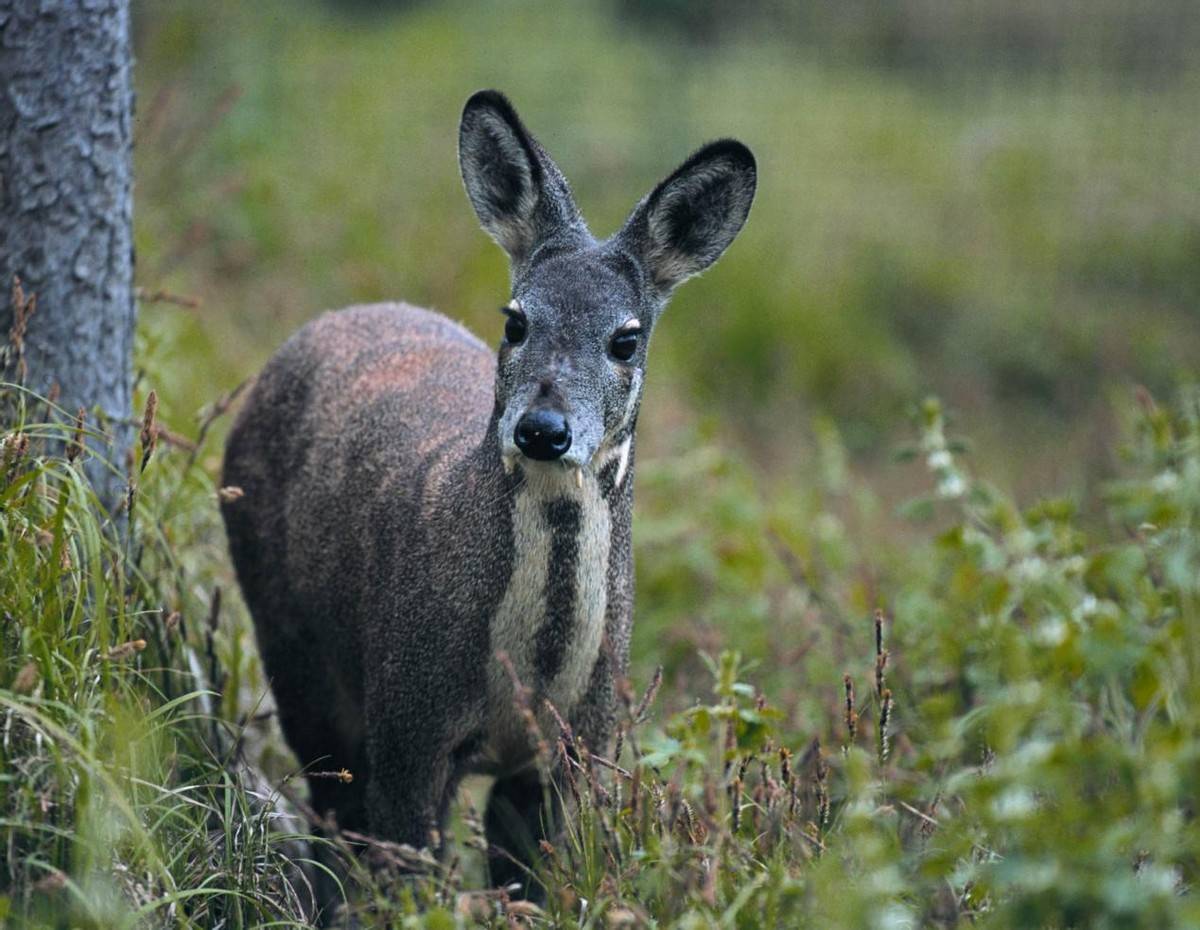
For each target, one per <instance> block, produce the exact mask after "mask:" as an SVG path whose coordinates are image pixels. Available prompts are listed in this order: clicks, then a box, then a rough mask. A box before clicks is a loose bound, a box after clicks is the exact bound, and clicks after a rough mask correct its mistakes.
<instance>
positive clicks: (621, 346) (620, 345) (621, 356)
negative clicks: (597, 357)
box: [608, 329, 641, 362]
mask: <svg viewBox="0 0 1200 930" xmlns="http://www.w3.org/2000/svg"><path fill="white" fill-rule="evenodd" d="M640 335H641V332H640V331H639V330H637V329H619V330H617V332H616V335H614V336H613V337H612V342H610V343H609V344H608V351H609V352H611V353H612V357H613V358H615V359H616V360H617V361H619V362H627V361H629V360H630V359H631V358H633V353H634V352H636V351H637V347H638V336H640Z"/></svg>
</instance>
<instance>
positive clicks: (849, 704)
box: [842, 672, 858, 746]
mask: <svg viewBox="0 0 1200 930" xmlns="http://www.w3.org/2000/svg"><path fill="white" fill-rule="evenodd" d="M842 685H843V687H844V688H845V691H846V710H845V720H846V734H847V740H846V742H847V745H848V746H853V745H854V738H855V737H856V736H857V735H858V711H856V710H855V709H854V682H853V681H852V680H851V678H850V673H849V672H846V673H845V674H844V675H842Z"/></svg>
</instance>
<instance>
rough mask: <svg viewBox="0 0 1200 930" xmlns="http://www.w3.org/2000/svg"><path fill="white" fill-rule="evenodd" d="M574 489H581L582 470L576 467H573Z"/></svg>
mask: <svg viewBox="0 0 1200 930" xmlns="http://www.w3.org/2000/svg"><path fill="white" fill-rule="evenodd" d="M575 487H577V488H582V487H583V469H582V468H580V467H579V466H578V465H576V466H575Z"/></svg>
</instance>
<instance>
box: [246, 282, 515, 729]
mask: <svg viewBox="0 0 1200 930" xmlns="http://www.w3.org/2000/svg"><path fill="white" fill-rule="evenodd" d="M494 377H495V362H494V359H493V357H492V354H491V353H490V352H489V351H488V349H487V348H486V347H485V346H484V345H483V343H482V342H480V341H479V340H478V339H477V338H476V337H474V336H473V335H471V334H470V333H469V332H468V331H467V330H466V329H464V328H463V327H461V326H459V325H457V324H455V323H453V322H451V321H450V320H448V319H446V318H445V317H442V316H440V315H438V314H434V313H431V312H429V311H425V310H421V309H418V308H415V307H410V306H407V305H402V304H378V305H370V306H361V307H352V308H349V309H346V310H341V311H337V312H334V313H329V314H326V315H325V316H322V317H320V318H319V319H317V320H315V321H314V322H312V323H310V324H309V325H308V326H306V327H304V328H303V329H302V330H300V331H299V332H298V333H296V335H295V336H293V337H292V338H291V339H290V340H289V341H288V342H287V343H285V345H284V346H283V347H282V348H281V349H280V350H279V351H278V352H277V353H276V355H275V356H274V357H273V358H272V359H271V361H270V362H269V363H268V364H267V366H266V367H265V368H264V370H263V371H262V373H261V374H260V376H259V378H258V380H257V382H256V384H255V386H254V388H253V389H252V391H251V393H250V395H249V397H248V399H247V402H246V404H245V406H244V408H243V410H242V411H241V414H240V416H239V417H238V420H237V422H236V424H235V425H234V428H233V431H232V433H231V435H230V438H229V442H228V446H227V451H226V457H225V474H224V479H223V480H224V483H225V484H227V485H236V486H239V487H241V488H242V490H243V492H244V496H243V497H241V498H240V499H239V500H237V501H236V502H234V503H231V504H228V505H226V506H225V507H224V515H225V520H226V525H227V529H228V535H229V539H230V548H231V551H232V555H233V560H234V564H235V567H236V568H237V572H238V579H239V582H240V583H241V586H242V589H243V592H244V593H245V596H246V600H247V602H248V604H249V606H250V609H251V612H252V613H253V615H254V619H255V625H256V628H257V631H258V637H259V642H260V646H261V647H262V650H263V653H264V659H265V660H266V664H267V667H268V668H267V671H268V674H272V675H273V676H275V675H276V673H274V672H273V671H272V667H271V666H272V665H273V664H275V665H279V664H280V663H284V662H292V661H297V662H298V661H302V658H301V657H302V656H303V657H304V659H303V661H311V660H310V659H308V657H310V656H312V655H314V654H317V655H320V656H321V657H322V660H323V661H324V662H326V663H327V665H328V667H329V672H328V673H326V672H325V671H322V672H321V674H322V675H325V676H326V677H327V678H329V679H330V681H329V682H328V683H327V686H328V687H333V688H334V690H335V692H336V693H335V694H334V695H332V702H333V703H334V704H338V705H340V706H344V713H343V714H340V715H339V716H342V717H343V718H344V725H345V727H347V728H348V729H355V728H357V727H361V713H360V709H361V707H362V688H363V681H364V678H365V677H366V675H367V674H368V671H369V670H368V669H367V668H366V665H367V664H368V663H367V662H364V656H370V655H371V654H373V653H374V654H378V653H379V652H380V651H381V648H382V646H383V643H382V642H381V641H380V640H381V638H383V637H390V636H403V634H404V631H403V629H400V630H397V629H396V627H397V626H398V625H401V626H402V625H403V624H404V623H405V622H406V621H405V618H408V617H415V616H416V613H415V610H416V608H417V607H419V606H420V605H422V604H424V603H428V602H430V601H431V600H432V599H433V597H434V595H435V592H433V591H430V590H428V586H429V584H430V579H431V578H433V577H436V576H437V574H438V572H436V571H431V568H434V567H435V566H431V565H430V564H429V563H430V559H431V555H435V556H439V557H445V556H446V555H447V554H449V553H454V552H456V551H458V550H465V548H466V546H467V545H468V543H466V542H464V541H463V540H464V538H466V537H469V536H471V535H472V527H473V524H475V523H477V522H478V521H483V520H485V519H488V516H487V515H486V514H483V513H481V512H479V508H474V510H473V511H471V512H463V513H456V512H454V511H455V508H456V504H455V501H458V500H466V499H474V500H490V499H493V498H494V499H497V500H498V499H499V498H500V497H501V495H500V494H499V492H498V490H497V492H496V493H492V491H491V489H479V488H476V489H471V488H467V487H465V486H464V483H469V482H470V481H476V480H479V479H478V478H477V477H472V476H477V475H478V474H480V473H481V472H483V473H486V472H484V471H483V470H481V469H478V468H472V467H471V458H472V456H473V455H476V454H478V450H479V447H480V444H481V442H482V440H483V438H484V434H485V432H486V430H487V424H488V419H489V416H490V413H491V405H492V391H493V379H494ZM472 491H473V492H474V493H472ZM492 520H493V521H494V520H495V517H492ZM464 557H465V552H464ZM502 557H503V555H502V554H501V553H486V552H485V553H471V559H473V560H474V564H476V565H478V562H479V560H480V559H483V560H485V561H486V560H489V559H491V558H497V559H499V558H502ZM462 561H463V560H462V559H460V560H459V562H460V563H462ZM447 562H448V563H450V564H453V562H454V560H453V558H450V559H447ZM498 574H499V573H498V572H497V573H494V574H493V573H489V572H487V571H480V570H474V571H472V572H471V575H472V577H478V578H490V577H494V575H498ZM470 581H471V579H470V578H468V579H467V583H465V584H457V585H456V586H455V590H456V591H457V592H458V593H459V595H460V596H461V597H462V599H463V601H464V609H465V610H468V611H471V612H474V609H475V608H474V606H473V605H476V604H477V605H481V606H482V605H486V604H487V603H488V602H490V601H493V600H496V599H498V597H499V592H492V591H485V590H481V589H479V588H478V586H473V585H472V584H471V583H470ZM447 606H448V609H449V610H453V609H454V607H455V605H454V604H449V605H447ZM414 622H416V621H414ZM460 639H461V641H462V642H463V643H464V644H472V646H471V647H472V648H473V641H474V639H475V638H473V637H469V636H468V637H461V638H460ZM421 643H423V644H425V645H422V646H421V648H434V647H436V644H435V643H434V642H432V641H431V637H430V636H429V634H428V633H425V634H423V637H422V639H421ZM482 645H485V644H481V646H482ZM396 648H400V649H403V648H405V646H404V643H400V644H399V645H398V646H397V647H396ZM276 677H277V676H276ZM276 690H277V691H278V690H279V689H278V687H277V688H276ZM330 697H331V696H329V695H324V696H322V698H321V699H322V700H329V699H330ZM281 703H283V702H282V701H281Z"/></svg>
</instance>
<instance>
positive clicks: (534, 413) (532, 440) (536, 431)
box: [513, 407, 571, 462]
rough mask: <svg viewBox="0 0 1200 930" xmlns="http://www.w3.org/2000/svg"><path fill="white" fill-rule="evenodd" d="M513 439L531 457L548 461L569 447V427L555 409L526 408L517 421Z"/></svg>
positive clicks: (557, 456) (565, 419) (564, 418)
mask: <svg viewBox="0 0 1200 930" xmlns="http://www.w3.org/2000/svg"><path fill="white" fill-rule="evenodd" d="M513 440H514V441H515V442H516V444H517V448H518V449H520V450H521V451H522V452H523V453H525V455H527V456H529V457H530V458H531V459H538V460H539V461H542V462H550V461H553V460H554V459H556V458H559V457H560V456H561V455H562V454H563V453H564V452H566V451H567V450H568V449H569V448H571V427H570V426H568V425H567V418H566V417H564V416H563V415H562V414H561V413H559V412H558V411H557V410H551V409H549V408H547V407H539V408H536V409H534V410H527V411H526V412H525V415H524V416H522V417H521V419H520V420H519V421H518V423H517V428H516V430H515V432H514V433H513Z"/></svg>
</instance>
